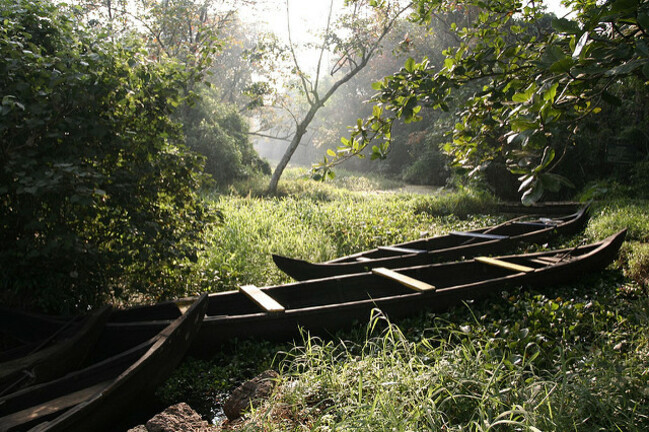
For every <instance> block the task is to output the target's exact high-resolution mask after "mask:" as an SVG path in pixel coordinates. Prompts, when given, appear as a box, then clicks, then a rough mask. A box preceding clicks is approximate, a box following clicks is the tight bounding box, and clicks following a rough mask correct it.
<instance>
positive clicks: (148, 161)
mask: <svg viewBox="0 0 649 432" xmlns="http://www.w3.org/2000/svg"><path fill="white" fill-rule="evenodd" d="M74 13H75V12H74V10H72V9H71V10H68V9H67V8H65V7H64V6H62V5H56V6H55V5H52V4H51V3H50V2H47V1H41V0H24V1H17V2H16V0H0V19H1V20H2V22H3V25H2V29H1V30H0V56H1V57H2V59H3V61H2V62H0V88H1V89H2V95H3V96H2V105H1V106H0V112H1V114H2V115H1V116H0V142H1V143H2V149H1V151H0V161H1V165H0V166H1V167H2V169H1V170H0V227H1V228H0V242H1V243H2V245H3V247H2V250H1V251H0V269H1V270H0V272H1V273H0V277H1V280H2V288H3V291H2V297H3V300H4V301H8V300H9V301H11V302H12V303H14V304H15V303H23V304H24V305H30V306H32V307H33V306H39V307H40V308H41V309H48V310H58V311H59V312H61V311H72V310H75V309H78V310H86V309H87V307H88V306H89V305H97V304H100V303H102V302H104V301H106V300H107V299H108V298H110V297H119V298H128V297H129V296H130V295H131V294H132V293H134V292H138V293H140V294H142V295H145V296H149V297H152V298H156V299H157V298H160V297H163V296H165V295H172V293H173V292H177V291H180V290H181V286H180V284H178V283H176V281H178V280H179V277H180V276H178V275H179V273H178V272H177V271H178V269H181V268H185V269H187V268H188V267H187V263H188V262H189V261H188V260H189V259H190V258H192V257H194V256H195V254H196V251H197V244H198V241H199V240H200V239H201V236H202V232H203V230H204V228H205V226H206V224H209V223H210V222H211V221H214V220H215V218H214V216H213V213H209V212H208V211H207V209H206V207H205V206H204V205H203V204H202V203H201V201H200V200H199V198H198V196H197V194H196V190H197V188H198V187H199V186H200V184H201V181H202V177H201V174H199V173H200V171H201V168H202V167H201V162H200V159H199V158H198V157H197V156H195V155H193V154H192V153H190V152H189V151H188V150H186V149H185V147H183V145H182V134H181V131H180V128H179V127H178V125H177V124H175V123H174V122H172V121H171V120H170V115H171V114H172V112H173V111H174V108H173V107H174V106H178V105H180V104H181V103H183V101H184V100H185V99H186V97H187V96H186V93H184V92H183V90H182V88H183V87H184V86H186V85H187V84H188V83H191V82H192V81H193V80H194V79H195V78H196V76H195V75H194V73H195V72H188V71H185V70H184V69H183V68H182V66H180V65H178V64H175V63H171V62H166V63H165V62H157V63H156V62H152V61H150V60H149V59H148V57H147V53H146V51H145V50H144V49H143V48H142V46H141V44H140V42H139V41H138V40H137V39H136V38H128V37H124V38H123V39H115V38H107V35H106V34H105V33H103V31H102V29H100V28H86V27H83V26H81V25H80V24H78V20H75V19H74Z"/></svg>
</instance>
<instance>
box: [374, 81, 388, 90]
mask: <svg viewBox="0 0 649 432" xmlns="http://www.w3.org/2000/svg"><path fill="white" fill-rule="evenodd" d="M384 87H385V84H384V83H383V81H376V82H373V83H372V88H373V89H374V90H383V88H384Z"/></svg>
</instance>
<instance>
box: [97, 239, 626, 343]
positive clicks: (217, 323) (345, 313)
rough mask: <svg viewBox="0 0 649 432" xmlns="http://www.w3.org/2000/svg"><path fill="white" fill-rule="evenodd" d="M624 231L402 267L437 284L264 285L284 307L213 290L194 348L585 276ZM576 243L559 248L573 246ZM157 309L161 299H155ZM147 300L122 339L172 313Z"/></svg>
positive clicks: (356, 280)
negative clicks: (513, 267) (540, 262)
mask: <svg viewBox="0 0 649 432" xmlns="http://www.w3.org/2000/svg"><path fill="white" fill-rule="evenodd" d="M623 239H624V232H621V233H618V234H617V235H615V236H612V237H610V238H609V239H607V240H605V241H603V242H600V243H597V244H595V245H591V246H588V247H587V248H586V247H584V248H581V249H579V251H581V252H580V253H581V255H580V256H579V257H577V258H574V259H570V260H566V261H565V262H559V263H557V264H554V265H552V266H545V267H539V268H538V269H535V270H533V271H529V272H516V271H513V272H512V271H510V270H507V269H494V268H492V267H489V266H488V265H485V264H482V263H479V262H477V261H476V260H467V261H462V262H455V263H443V264H434V265H425V266H417V267H411V268H404V269H398V270H397V271H398V272H399V273H401V274H404V275H407V276H410V277H413V278H415V279H418V280H421V281H425V282H427V283H430V284H433V285H437V286H438V288H437V289H436V290H435V291H423V292H416V291H412V290H410V289H408V288H406V287H404V286H403V285H401V284H399V283H397V282H395V281H393V280H389V279H385V278H383V277H380V276H378V275H375V274H372V273H362V274H356V275H345V276H337V277H332V278H325V279H318V280H310V281H306V282H296V283H292V284H286V285H278V286H274V287H267V288H263V290H264V292H265V293H267V294H268V295H269V296H271V297H273V298H274V299H276V300H277V301H278V302H279V303H281V304H283V305H285V306H286V311H285V312H283V313H272V314H271V313H265V312H262V311H258V310H257V309H256V308H255V305H253V304H252V303H251V302H250V301H249V300H248V299H246V298H245V296H243V294H241V293H240V292H235V291H232V292H226V293H216V294H212V295H210V305H209V307H208V311H207V316H206V317H205V319H204V321H203V325H202V327H201V330H200V332H199V334H198V336H197V338H196V340H195V342H194V344H193V345H192V348H191V352H192V353H195V354H205V353H210V352H213V351H214V350H215V349H218V348H219V347H220V346H221V345H222V344H223V343H225V342H227V341H231V340H233V339H235V338H239V339H242V338H260V339H267V340H268V339H270V340H286V339H291V338H299V333H300V329H304V330H307V331H309V332H310V333H312V334H316V335H321V336H327V335H331V334H332V333H333V332H335V331H337V330H339V329H343V328H347V327H350V326H351V325H352V324H353V323H354V322H367V320H368V317H369V316H370V313H371V311H372V310H373V309H375V308H378V309H380V310H381V311H382V312H383V313H385V314H387V315H388V316H389V317H390V318H399V317H404V316H410V315H412V314H413V313H416V312H419V311H424V310H425V311H430V312H440V311H444V310H447V309H448V308H449V307H451V306H454V305H457V304H461V303H462V302H463V301H469V300H477V299H481V298H484V297H487V296H491V295H495V294H499V293H500V292H502V291H504V290H507V289H510V288H513V287H519V286H526V287H531V286H555V285H557V284H562V283H567V282H570V281H574V280H579V279H580V278H582V277H583V276H584V275H587V274H590V273H593V272H597V271H600V270H601V269H603V268H604V267H606V265H608V264H609V263H610V262H611V261H612V260H613V259H614V257H615V256H616V255H617V252H618V250H619V248H620V246H621V244H622V242H623ZM569 252H570V250H565V251H559V252H555V254H556V253H558V254H561V253H569ZM548 254H549V253H548V252H542V253H537V254H525V255H511V256H505V257H501V258H502V259H504V260H509V261H517V262H519V263H525V262H527V261H531V260H534V259H537V258H538V257H545V256H547V255H548ZM148 311H149V312H150V313H152V314H155V306H152V307H148ZM149 312H147V308H146V307H144V308H141V309H139V313H140V317H141V319H142V321H140V322H133V321H130V322H114V323H112V324H109V327H110V328H111V330H112V332H113V335H112V337H113V338H114V340H115V341H117V340H120V339H123V338H124V337H127V335H129V334H138V333H145V334H146V333H154V332H156V331H157V330H158V329H159V328H160V327H162V326H164V323H165V321H164V320H162V321H146V317H147V314H148V313H149Z"/></svg>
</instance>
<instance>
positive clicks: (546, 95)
mask: <svg viewBox="0 0 649 432" xmlns="http://www.w3.org/2000/svg"><path fill="white" fill-rule="evenodd" d="M557 88H559V83H558V82H555V83H554V84H552V86H551V87H550V88H549V89H548V90H546V91H545V92H543V100H545V101H548V102H554V98H555V97H556V96H557Z"/></svg>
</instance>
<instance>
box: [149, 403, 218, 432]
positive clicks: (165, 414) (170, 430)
mask: <svg viewBox="0 0 649 432" xmlns="http://www.w3.org/2000/svg"><path fill="white" fill-rule="evenodd" d="M138 427H139V426H138ZM210 430H213V429H211V427H210V425H209V423H207V422H206V421H205V420H203V419H202V418H201V416H200V415H198V413H197V412H196V411H194V410H193V409H191V407H190V406H189V405H187V404H186V403H184V402H181V403H179V404H176V405H172V406H170V407H169V408H167V409H166V410H164V411H162V412H161V413H160V414H156V415H155V416H154V417H153V418H152V419H151V420H149V421H148V422H146V429H144V430H137V429H136V432H144V431H146V432H208V431H210Z"/></svg>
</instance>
